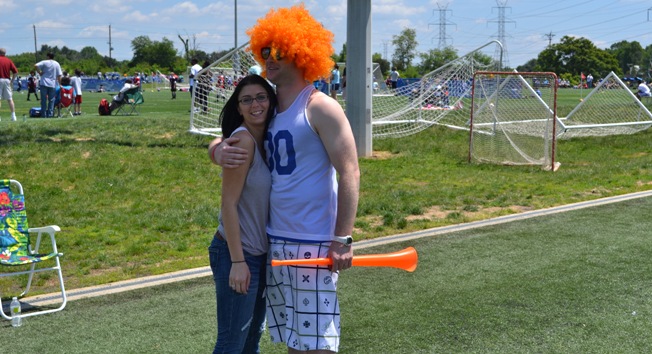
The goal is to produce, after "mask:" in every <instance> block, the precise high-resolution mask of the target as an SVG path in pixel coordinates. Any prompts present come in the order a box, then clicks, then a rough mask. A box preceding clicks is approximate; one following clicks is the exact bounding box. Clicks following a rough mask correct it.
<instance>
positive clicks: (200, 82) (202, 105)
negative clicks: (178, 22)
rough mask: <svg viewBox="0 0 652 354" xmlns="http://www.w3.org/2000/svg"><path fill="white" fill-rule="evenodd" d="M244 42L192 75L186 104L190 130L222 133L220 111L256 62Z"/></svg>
mask: <svg viewBox="0 0 652 354" xmlns="http://www.w3.org/2000/svg"><path fill="white" fill-rule="evenodd" d="M248 45H249V43H245V44H244V45H242V46H241V47H239V48H236V49H234V50H232V51H231V52H229V53H227V54H226V55H224V56H223V57H222V58H220V59H218V60H217V61H215V62H214V63H212V64H211V65H209V66H208V67H205V68H202V70H201V71H200V72H199V73H198V74H197V76H196V77H195V87H194V88H193V92H192V101H191V107H190V132H191V133H195V134H204V135H211V136H222V129H221V126H222V125H221V122H220V112H221V111H222V108H223V107H224V104H225V103H226V101H227V100H228V99H229V97H231V95H232V94H233V91H234V90H235V86H236V85H237V83H238V81H239V80H240V79H242V78H243V77H244V76H246V75H248V73H249V70H250V69H251V68H252V67H254V66H255V65H258V64H257V63H256V61H255V60H254V58H253V56H252V55H251V53H249V52H247V51H246V50H245V48H246V47H247V46H248Z"/></svg>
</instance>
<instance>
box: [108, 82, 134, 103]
mask: <svg viewBox="0 0 652 354" xmlns="http://www.w3.org/2000/svg"><path fill="white" fill-rule="evenodd" d="M137 87H138V86H136V85H134V84H133V81H131V79H127V80H125V84H124V86H122V88H121V89H120V92H118V94H117V95H115V96H113V101H111V104H110V105H109V107H110V108H111V111H113V109H115V108H118V107H119V106H120V105H122V104H123V103H124V100H125V92H127V91H129V90H131V89H134V88H137Z"/></svg>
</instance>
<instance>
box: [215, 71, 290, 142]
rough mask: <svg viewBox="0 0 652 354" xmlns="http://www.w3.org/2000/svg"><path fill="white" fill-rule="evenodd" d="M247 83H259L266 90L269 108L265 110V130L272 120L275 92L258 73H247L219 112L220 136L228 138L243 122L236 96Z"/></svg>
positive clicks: (275, 102) (274, 108)
mask: <svg viewBox="0 0 652 354" xmlns="http://www.w3.org/2000/svg"><path fill="white" fill-rule="evenodd" d="M249 85H260V86H262V87H263V88H264V89H265V91H267V96H268V97H269V109H268V110H267V117H266V118H265V130H267V127H268V126H269V123H270V122H271V121H272V118H273V117H274V114H276V105H277V104H278V101H277V99H276V93H275V92H274V88H273V87H272V85H270V84H269V82H267V80H265V78H263V77H262V76H259V75H247V76H245V77H244V78H243V79H242V80H240V82H239V83H238V85H237V86H236V87H235V91H233V94H232V95H231V97H230V98H229V100H228V101H226V104H225V105H224V108H222V112H220V120H221V121H222V136H223V137H225V138H228V137H230V136H231V134H233V131H234V130H236V129H237V128H238V127H239V126H240V125H242V122H244V117H243V116H242V115H241V114H240V112H238V105H239V104H240V102H238V97H239V96H240V92H241V91H242V89H243V88H245V87H246V86H249Z"/></svg>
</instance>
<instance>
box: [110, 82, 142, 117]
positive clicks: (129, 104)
mask: <svg viewBox="0 0 652 354" xmlns="http://www.w3.org/2000/svg"><path fill="white" fill-rule="evenodd" d="M144 102H145V99H144V98H143V93H142V92H141V91H140V88H139V87H135V88H132V89H130V90H129V91H126V92H125V93H124V98H123V99H122V101H121V102H120V104H119V106H118V107H117V108H116V109H115V111H114V112H115V113H114V115H116V116H118V115H121V116H130V115H132V114H136V115H138V106H139V105H141V104H143V103H144Z"/></svg>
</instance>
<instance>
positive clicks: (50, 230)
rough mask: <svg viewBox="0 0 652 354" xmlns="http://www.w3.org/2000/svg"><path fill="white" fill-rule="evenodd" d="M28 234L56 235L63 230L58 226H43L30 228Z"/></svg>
mask: <svg viewBox="0 0 652 354" xmlns="http://www.w3.org/2000/svg"><path fill="white" fill-rule="evenodd" d="M27 231H28V232H38V233H41V232H47V233H55V232H59V231H61V228H60V227H59V226H57V225H49V226H42V227H30V228H29V229H27Z"/></svg>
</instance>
